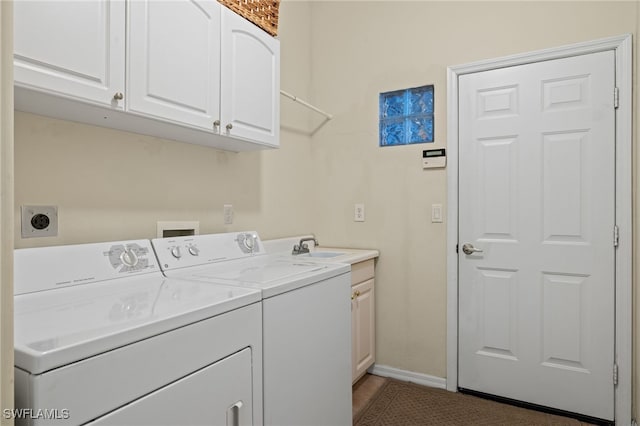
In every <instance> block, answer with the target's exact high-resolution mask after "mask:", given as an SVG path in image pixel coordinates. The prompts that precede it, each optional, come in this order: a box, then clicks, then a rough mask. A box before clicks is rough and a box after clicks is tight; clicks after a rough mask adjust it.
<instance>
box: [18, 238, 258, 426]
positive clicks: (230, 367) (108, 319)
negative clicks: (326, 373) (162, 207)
mask: <svg viewBox="0 0 640 426" xmlns="http://www.w3.org/2000/svg"><path fill="white" fill-rule="evenodd" d="M260 299H261V295H260V292H259V291H257V290H253V289H246V288H240V287H237V286H224V285H220V286H211V285H203V284H202V283H197V282H194V281H184V280H177V279H167V278H166V277H164V275H162V273H161V271H160V269H159V267H158V263H157V259H156V257H155V255H154V252H153V249H152V246H151V242H150V241H148V240H138V241H123V242H110V243H98V244H83V245H70V246H58V247H47V248H34V249H19V250H16V251H15V394H16V407H17V409H16V411H15V412H14V413H15V415H16V416H17V423H18V424H33V425H41V424H52V423H54V424H56V425H70V424H74V425H77V424H95V425H98V424H99V425H143V424H144V425H200V424H222V425H228V424H233V425H240V424H241V425H251V424H262V412H263V409H262V325H261V321H262V305H261V303H260Z"/></svg>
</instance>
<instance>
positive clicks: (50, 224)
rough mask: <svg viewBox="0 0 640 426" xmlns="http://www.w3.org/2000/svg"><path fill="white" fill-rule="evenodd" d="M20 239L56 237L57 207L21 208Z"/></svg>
mask: <svg viewBox="0 0 640 426" xmlns="http://www.w3.org/2000/svg"><path fill="white" fill-rule="evenodd" d="M21 216H22V224H21V225H22V226H21V231H22V232H21V234H22V238H36V237H56V236H58V207H57V206H22V207H21Z"/></svg>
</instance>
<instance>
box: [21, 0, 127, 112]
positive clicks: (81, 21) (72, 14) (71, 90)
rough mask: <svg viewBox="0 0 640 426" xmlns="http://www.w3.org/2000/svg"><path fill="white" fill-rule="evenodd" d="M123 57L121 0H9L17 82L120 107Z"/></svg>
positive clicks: (49, 91)
mask: <svg viewBox="0 0 640 426" xmlns="http://www.w3.org/2000/svg"><path fill="white" fill-rule="evenodd" d="M124 61H125V3H124V1H122V0H101V1H30V0H17V1H15V2H14V79H15V84H16V86H19V87H26V88H30V89H35V90H39V91H44V92H47V93H50V94H54V95H59V96H65V97H68V98H72V99H77V100H81V101H84V102H90V103H93V104H99V105H102V106H107V107H109V108H116V109H123V107H124V104H123V103H122V102H121V101H120V99H119V97H120V96H119V95H118V94H120V93H124V90H125V86H124V82H125V75H124V74H125V69H124Z"/></svg>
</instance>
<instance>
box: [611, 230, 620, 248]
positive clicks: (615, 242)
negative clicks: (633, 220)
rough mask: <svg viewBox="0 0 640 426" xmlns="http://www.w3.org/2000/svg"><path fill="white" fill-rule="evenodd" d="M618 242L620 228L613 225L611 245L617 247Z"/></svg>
mask: <svg viewBox="0 0 640 426" xmlns="http://www.w3.org/2000/svg"><path fill="white" fill-rule="evenodd" d="M619 242H620V229H619V228H618V225H614V226H613V246H614V247H618V243H619Z"/></svg>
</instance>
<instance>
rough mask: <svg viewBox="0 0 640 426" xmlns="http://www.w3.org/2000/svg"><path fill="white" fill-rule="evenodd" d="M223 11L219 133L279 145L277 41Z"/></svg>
mask: <svg viewBox="0 0 640 426" xmlns="http://www.w3.org/2000/svg"><path fill="white" fill-rule="evenodd" d="M222 11H223V12H222V68H221V95H222V98H221V103H220V104H221V109H222V117H221V125H222V126H221V132H222V134H228V135H230V136H234V137H240V138H245V139H249V140H253V141H257V142H261V143H264V144H267V145H271V146H278V144H279V138H280V41H279V40H277V39H275V38H273V37H271V36H270V35H269V34H267V33H266V32H264V31H262V30H261V29H260V28H258V27H257V26H255V25H254V24H252V23H251V22H249V21H247V20H246V19H244V18H242V17H241V16H239V15H236V14H235V13H233V12H232V11H230V10H229V9H227V8H225V7H223V8H222Z"/></svg>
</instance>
